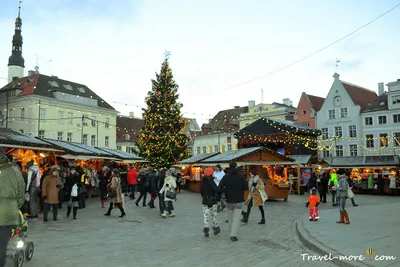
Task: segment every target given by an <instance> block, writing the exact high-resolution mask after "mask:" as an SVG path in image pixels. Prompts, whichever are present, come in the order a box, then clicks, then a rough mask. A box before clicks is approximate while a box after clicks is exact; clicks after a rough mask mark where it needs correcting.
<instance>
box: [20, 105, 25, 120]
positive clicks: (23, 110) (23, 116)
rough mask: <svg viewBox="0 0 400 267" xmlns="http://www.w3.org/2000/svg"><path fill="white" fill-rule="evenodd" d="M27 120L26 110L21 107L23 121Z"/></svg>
mask: <svg viewBox="0 0 400 267" xmlns="http://www.w3.org/2000/svg"><path fill="white" fill-rule="evenodd" d="M24 119H25V108H23V107H21V120H24Z"/></svg>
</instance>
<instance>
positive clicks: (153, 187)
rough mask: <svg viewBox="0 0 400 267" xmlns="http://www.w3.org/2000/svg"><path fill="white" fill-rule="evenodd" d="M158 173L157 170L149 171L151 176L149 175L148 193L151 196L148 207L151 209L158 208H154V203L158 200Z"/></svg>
mask: <svg viewBox="0 0 400 267" xmlns="http://www.w3.org/2000/svg"><path fill="white" fill-rule="evenodd" d="M157 176H158V173H157V171H156V170H155V169H150V170H149V174H148V178H149V188H148V192H149V194H150V197H151V198H150V201H149V203H147V205H148V206H149V207H150V208H151V209H154V208H155V207H156V206H154V201H155V200H156V198H157V194H158V191H157V182H158V179H157Z"/></svg>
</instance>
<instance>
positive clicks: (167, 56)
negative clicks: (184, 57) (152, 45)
mask: <svg viewBox="0 0 400 267" xmlns="http://www.w3.org/2000/svg"><path fill="white" fill-rule="evenodd" d="M164 56H165V59H166V60H168V59H169V57H170V56H171V52H169V51H167V50H165V53H164Z"/></svg>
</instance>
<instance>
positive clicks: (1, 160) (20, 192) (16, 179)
mask: <svg viewBox="0 0 400 267" xmlns="http://www.w3.org/2000/svg"><path fill="white" fill-rule="evenodd" d="M24 202H25V181H24V178H23V177H22V174H21V171H20V169H19V168H18V166H17V165H16V164H14V163H13V162H10V160H9V159H8V157H7V156H6V154H5V152H4V149H3V148H1V147H0V267H4V266H5V264H6V262H5V261H6V250H7V246H8V242H9V241H10V236H11V234H12V229H13V228H14V227H15V226H16V225H18V224H19V214H18V210H19V209H20V208H21V207H22V206H23V205H24Z"/></svg>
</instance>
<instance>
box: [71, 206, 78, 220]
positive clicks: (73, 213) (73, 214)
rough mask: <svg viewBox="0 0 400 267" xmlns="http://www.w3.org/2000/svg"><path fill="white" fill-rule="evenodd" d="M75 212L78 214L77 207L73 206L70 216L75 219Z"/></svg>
mask: <svg viewBox="0 0 400 267" xmlns="http://www.w3.org/2000/svg"><path fill="white" fill-rule="evenodd" d="M76 214H78V207H74V208H73V210H72V216H73V219H74V220H76Z"/></svg>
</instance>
